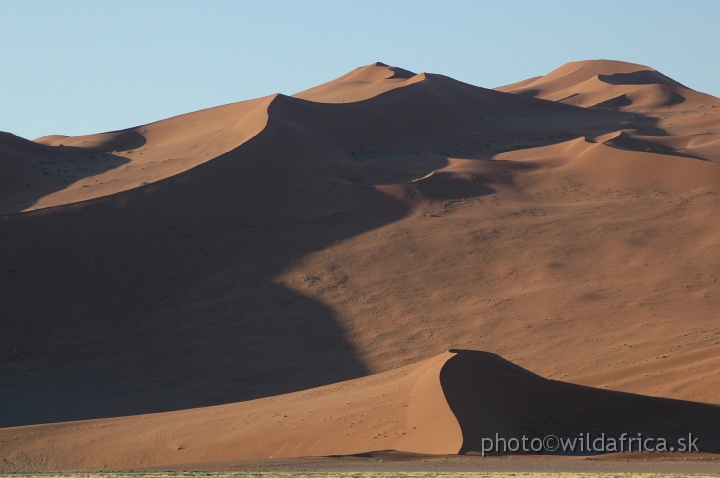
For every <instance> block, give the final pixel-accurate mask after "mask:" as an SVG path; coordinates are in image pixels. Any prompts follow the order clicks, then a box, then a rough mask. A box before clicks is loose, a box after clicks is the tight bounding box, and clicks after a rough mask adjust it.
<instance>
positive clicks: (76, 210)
mask: <svg viewBox="0 0 720 478" xmlns="http://www.w3.org/2000/svg"><path fill="white" fill-rule="evenodd" d="M500 90H504V91H496V90H490V89H485V88H480V87H476V86H472V85H468V84H465V83H462V82H459V81H456V80H454V79H452V78H448V77H445V76H442V75H437V74H431V73H420V74H414V73H412V72H409V71H407V70H402V69H400V68H396V67H388V66H387V65H384V64H380V63H377V64H373V65H368V66H366V67H362V68H359V69H357V70H354V71H353V72H350V73H349V74H347V75H345V76H343V77H341V78H338V79H337V80H333V81H331V82H329V83H326V84H324V85H320V86H319V87H316V88H313V89H310V90H307V91H305V92H302V93H298V94H297V95H295V96H285V95H272V96H269V97H265V98H260V99H257V100H250V101H245V102H241V103H235V104H232V105H227V106H222V107H218V108H211V109H208V110H204V111H200V112H196V113H190V114H188V115H183V116H179V117H176V118H170V119H167V120H163V121H159V122H156V123H152V124H149V125H144V126H138V127H134V128H130V129H127V130H123V131H118V132H112V133H102V134H97V135H89V136H82V137H64V136H51V137H45V138H40V139H38V140H36V141H35V142H32V141H28V140H25V139H23V138H18V137H16V136H13V135H11V134H7V133H6V134H2V135H0V187H2V190H1V191H2V192H1V193H0V207H1V208H2V209H1V212H2V215H0V242H2V244H3V247H2V248H0V264H2V266H1V267H0V389H1V390H3V393H0V426H4V427H10V426H18V425H33V427H31V428H17V429H10V428H8V429H7V430H3V431H2V432H0V434H2V436H4V437H10V436H12V437H14V438H12V439H11V440H10V441H9V442H7V443H12V444H13V445H12V446H13V448H12V450H14V451H13V457H14V458H13V460H14V462H17V463H21V462H22V457H23V456H26V455H23V453H25V451H23V450H26V451H27V450H33V449H37V448H38V447H42V446H45V445H43V444H48V446H50V444H52V447H54V448H50V449H52V450H55V451H53V452H52V453H51V454H49V455H48V457H51V458H48V460H50V461H47V466H46V465H42V463H40V462H39V461H33V462H32V463H31V462H30V461H27V462H25V463H26V464H28V466H38V467H43V466H46V469H51V468H52V466H58V467H65V466H67V467H73V466H78V467H86V466H87V467H92V466H93V462H92V456H95V455H94V454H93V453H88V454H86V455H80V454H73V453H66V452H67V448H64V447H67V446H71V444H73V443H75V444H82V446H83V447H87V448H86V449H87V450H100V447H101V445H99V443H105V442H104V440H106V439H107V440H109V439H110V437H109V436H108V435H103V433H105V432H106V431H107V430H112V437H114V438H113V439H117V441H116V442H114V443H116V446H117V450H118V454H116V455H113V454H110V455H106V456H107V457H108V458H107V460H106V461H104V462H102V463H99V462H94V463H95V464H96V465H97V466H125V465H123V464H122V463H126V464H127V463H131V462H132V463H142V464H153V463H154V464H159V463H166V462H167V463H170V462H172V463H180V461H178V460H184V461H183V462H188V461H193V460H194V461H202V460H222V459H226V458H227V459H231V458H230V457H236V456H261V455H263V456H264V455H265V454H268V455H269V454H280V455H283V456H298V455H302V454H329V453H332V454H335V453H355V452H362V451H368V450H380V449H386V448H392V449H399V450H404V451H414V452H422V453H430V452H432V453H436V452H437V453H446V452H447V453H453V452H456V451H459V450H462V451H465V452H470V451H474V450H475V448H476V445H475V444H476V443H477V439H478V437H480V436H481V435H482V434H483V433H486V432H489V431H491V428H492V427H500V428H502V429H503V430H507V431H508V432H512V433H515V432H518V431H519V430H520V429H522V428H523V427H525V426H526V425H527V426H529V425H528V423H529V422H527V420H529V418H528V419H527V420H526V419H525V418H522V419H520V418H518V417H529V416H535V415H537V416H544V417H546V418H545V421H546V423H541V422H538V423H535V424H534V425H532V426H533V427H534V428H533V430H534V431H535V432H537V433H540V432H546V431H548V430H549V431H553V432H557V433H561V432H562V433H571V431H572V430H577V429H575V428H573V426H574V425H573V424H575V423H576V424H578V426H581V425H582V426H592V427H596V426H599V425H598V424H607V426H608V427H611V426H613V427H616V428H612V429H613V430H617V429H619V428H618V427H620V426H622V425H623V424H630V425H632V426H633V427H636V428H638V429H642V430H648V431H650V430H655V431H657V432H658V433H668V434H672V433H675V431H677V428H676V426H678V425H677V423H675V422H674V421H673V420H663V421H661V422H660V423H657V424H648V421H649V417H650V416H651V415H650V414H649V413H650V412H648V414H644V413H645V412H643V413H639V414H637V416H636V414H632V413H630V412H627V413H626V412H622V413H617V414H616V415H612V414H610V412H609V411H608V409H607V408H604V407H605V405H603V404H605V403H611V404H616V405H617V406H621V405H622V404H627V407H629V408H628V410H630V409H635V408H637V407H640V408H642V409H643V410H645V409H647V410H649V411H654V413H655V416H658V414H660V413H661V412H663V411H667V413H672V414H675V415H677V416H679V417H682V419H683V420H686V421H687V420H691V419H693V420H694V419H695V418H692V417H700V418H702V420H701V422H698V424H697V430H698V433H704V432H705V430H706V429H704V428H703V426H704V425H703V423H708V424H714V423H716V421H715V420H716V419H715V418H714V417H715V415H714V414H715V411H714V410H715V409H714V408H713V407H709V406H705V405H698V404H688V403H684V402H683V403H679V402H667V401H663V400H660V401H657V400H652V399H649V398H642V397H640V398H638V397H635V396H626V395H622V394H613V393H610V392H609V391H608V392H603V391H602V390H589V389H585V388H581V387H577V386H573V385H570V384H562V383H559V382H553V381H547V380H546V379H548V378H551V379H561V380H562V381H563V382H575V383H577V384H583V385H592V386H594V387H598V388H610V389H614V390H615V391H622V392H633V393H642V394H645V395H652V396H656V397H665V398H673V399H681V400H691V401H695V402H707V403H715V404H718V403H720V381H719V380H717V378H716V375H717V374H716V373H715V369H716V365H717V361H718V357H720V354H719V353H718V349H717V344H718V340H720V329H718V327H717V310H718V307H720V292H719V291H718V274H717V270H718V267H720V255H719V254H718V248H717V237H718V235H719V234H720V223H718V221H717V220H716V219H715V218H716V215H717V210H718V207H720V199H719V198H720V196H719V194H720V164H719V163H720V141H719V140H718V139H717V138H718V136H717V135H718V133H719V132H720V116H718V114H719V113H718V112H720V100H718V99H717V98H713V97H711V96H708V95H704V94H702V93H699V92H694V91H693V90H690V89H688V88H686V87H684V86H683V85H682V84H680V83H678V82H677V81H675V80H672V79H669V78H667V77H665V76H663V75H662V74H660V73H658V72H656V71H654V70H652V69H650V68H648V67H642V66H640V65H633V64H625V63H620V62H607V61H599V62H594V61H589V62H578V63H571V64H568V65H566V66H564V67H561V68H560V69H558V70H556V71H554V72H552V73H550V74H549V75H546V76H544V77H539V78H535V79H530V80H526V81H525V82H521V83H518V84H515V85H510V86H509V87H505V88H501V89H500ZM675 95H680V96H682V97H683V101H678V98H677V96H675ZM549 100H550V101H549ZM61 145H62V146H61ZM46 173H47V174H46ZM451 346H454V347H460V348H462V349H467V350H485V351H487V352H489V353H495V354H499V355H501V356H502V357H504V358H505V359H507V360H509V361H510V362H512V363H514V364H517V367H524V368H526V369H532V370H533V372H534V373H536V374H537V375H532V374H529V373H528V372H525V371H523V372H522V373H521V372H517V370H518V368H517V367H516V366H514V365H511V364H508V363H507V362H504V361H503V360H501V359H499V358H496V357H494V356H491V355H483V354H479V355H478V354H477V353H471V352H467V353H466V352H461V353H458V355H456V356H454V357H453V358H450V357H451V355H452V354H449V353H445V351H446V350H448V348H449V347H451ZM440 369H442V371H439V370H440ZM516 372H517V373H516ZM444 374H446V375H447V374H449V375H447V377H449V378H448V380H450V382H442V380H441V381H440V383H441V384H442V385H443V388H442V389H440V388H438V386H439V385H438V380H440V379H438V377H440V378H442V377H444V376H445V375H444ZM483 375H487V376H488V377H492V379H491V380H490V382H492V384H493V385H492V387H490V389H492V390H495V392H497V393H495V392H493V393H492V394H490V395H488V394H487V393H486V392H487V390H486V389H485V388H482V387H481V388H477V387H475V386H472V387H471V386H465V385H462V384H461V382H463V380H465V379H464V378H463V377H478V376H483ZM362 377H366V378H362ZM348 380H350V381H349V382H347V381H348ZM339 382H342V383H339ZM465 382H467V383H488V382H483V381H482V380H480V379H478V380H474V381H473V380H471V379H470V378H468V379H467V380H465ZM453 384H455V385H453ZM317 387H321V388H320V389H318V388H317ZM324 387H328V388H327V390H325V389H324ZM468 387H469V388H468ZM473 387H474V388H473ZM493 387H495V388H493ZM301 390H306V391H305V392H300V391H301ZM413 390H416V392H413ZM453 390H460V391H461V393H459V394H456V395H454V396H453V397H454V398H453V397H451V396H450V395H453V393H454V392H452V391H453ZM326 391H327V392H328V393H327V394H326V393H325V392H326ZM331 392H332V393H331ZM293 393H294V394H293ZM377 393H380V394H381V396H382V393H385V394H386V396H387V397H390V396H392V397H393V399H392V401H389V400H385V401H381V402H382V403H380V402H376V400H375V399H376V398H377ZM534 393H538V394H540V395H542V396H543V397H556V398H558V397H565V396H571V397H575V398H577V400H578V401H579V400H581V399H582V400H587V401H588V403H593V404H595V408H596V409H597V410H598V411H597V413H590V412H588V413H585V415H586V418H587V420H586V421H582V420H580V419H579V418H578V421H576V422H572V423H571V422H570V421H563V420H565V419H564V418H562V416H561V415H562V414H561V411H560V410H559V409H558V408H553V407H552V406H551V403H550V402H549V401H548V400H551V399H550V398H547V399H546V398H543V399H542V400H541V401H540V402H537V403H541V404H542V407H541V408H542V409H541V410H539V411H538V410H537V409H536V408H533V407H535V405H532V403H530V402H527V401H523V400H526V399H528V396H530V395H531V394H534ZM286 394H290V395H286ZM352 394H355V396H354V397H352V398H349V397H348V395H352ZM448 394H450V395H448ZM441 395H442V396H444V397H445V398H446V400H445V399H442V400H441V399H440V398H438V397H440V396H441ZM287 397H291V398H287ZM333 397H335V398H333ZM338 397H340V398H338ZM558 399H559V398H558ZM457 400H459V402H457ZM463 400H465V402H463ZM488 400H490V401H492V400H497V402H487V401H488ZM553 400H554V399H553ZM467 401H478V403H479V402H482V401H485V402H483V403H488V407H490V408H487V410H495V409H494V408H492V407H499V408H497V410H504V411H503V413H495V412H493V414H491V415H485V414H483V413H485V412H483V411H482V410H474V411H473V410H469V405H468V403H467ZM347 402H351V404H356V406H353V407H349V408H347V409H346V408H345V406H346V405H347ZM456 402H457V403H460V405H457V403H456ZM390 403H392V405H390ZM463 403H464V404H463ZM533 403H534V402H533ZM224 404H231V405H224ZM275 404H281V405H282V407H281V408H283V409H287V410H290V411H292V413H287V412H286V413H285V414H287V415H288V418H289V419H291V421H292V423H293V424H294V425H295V426H296V428H295V429H293V428H292V427H286V426H285V425H286V423H285V422H284V421H283V420H281V418H283V419H285V418H286V417H278V416H275V417H273V416H272V414H273V413H276V412H277V410H276V407H275ZM358 404H359V405H358ZM212 405H220V407H219V408H203V407H209V406H212ZM376 405H377V407H376ZM380 405H382V406H381V407H380ZM404 405H408V406H407V407H405V406H404ZM576 406H577V407H579V408H573V407H576ZM622 406H625V405H622ZM458 407H459V408H458ZM564 407H565V409H575V410H577V411H578V414H580V415H583V414H584V412H583V409H582V408H581V407H580V405H578V404H577V401H576V400H574V399H573V400H572V403H568V404H566V405H564ZM305 408H307V409H308V410H309V409H311V408H312V410H313V413H314V411H315V410H323V413H325V414H326V415H325V416H324V418H327V420H325V421H323V420H319V421H318V420H309V419H308V418H305V415H302V414H301V413H300V412H301V411H302V410H304V409H305ZM183 409H191V410H183ZM254 410H256V411H257V415H253V413H255V412H254ZM528 410H530V412H528ZM158 412H167V413H163V414H159V415H151V416H152V417H153V418H152V420H151V419H150V418H146V419H145V420H141V418H137V417H135V418H132V417H130V418H112V419H111V418H108V417H121V416H127V415H138V414H153V413H158ZM451 412H454V413H451ZM581 412H582V413H581ZM278 413H279V412H278ZM308 413H310V412H308ZM663 413H665V412H663ZM214 414H217V415H218V416H219V417H222V418H218V420H221V422H217V426H218V427H220V429H221V430H222V433H219V432H218V433H215V432H214V431H213V430H216V429H215V428H208V427H205V428H203V426H204V425H201V424H202V422H203V421H205V420H210V418H209V417H210V416H214ZM357 414H363V415H364V416H367V417H370V416H372V417H374V418H373V420H375V422H377V423H379V424H383V425H382V426H379V425H378V426H376V425H375V422H372V423H371V421H368V422H363V424H360V422H359V421H355V420H356V419H357ZM268 415H269V417H268ZM149 416H150V415H148V417H149ZM391 416H392V417H395V416H400V417H402V418H401V419H395V418H393V419H390V418H388V417H391ZM252 417H256V418H252ZM330 417H332V419H331V418H330ZM427 417H444V418H443V419H442V420H430V421H429V422H428V420H427ZM455 417H457V418H455ZM513 417H515V418H513ZM92 418H96V419H101V421H100V422H92V423H86V422H82V423H80V424H78V423H72V424H67V423H66V424H58V425H42V424H43V423H49V422H68V421H70V420H84V419H92ZM251 418H252V419H251ZM300 418H304V420H300ZM451 418H452V419H451ZM700 418H698V419H700ZM226 419H227V420H226ZM149 420H150V422H152V423H155V422H156V423H157V424H158V425H157V427H156V428H152V427H150V428H145V427H146V424H148V423H149V422H148V421H149ZM222 420H226V421H222ZM238 420H239V421H241V422H242V423H243V425H247V426H246V427H237V426H236V425H237V423H238ZM243 420H250V422H251V423H245V422H244V421H243ZM254 420H256V421H254ZM393 420H395V421H393ZM453 420H455V421H453ZM568 420H569V419H568ZM153 421H154V422H153ZM301 421H302V422H303V423H300V422H301ZM141 422H142V423H141ZM306 422H307V423H306ZM350 422H352V423H353V429H355V428H356V426H357V430H358V431H357V433H356V434H354V435H353V434H352V433H351V432H350V431H349V430H348V429H349V425H347V427H346V424H348V423H350ZM688 423H689V422H688ZM411 424H412V425H411ZM101 425H102V426H101ZM541 425H542V426H541ZM651 425H652V427H651ZM233 426H235V428H236V429H235V430H233V429H232V427H233ZM412 426H415V427H416V429H413V428H412ZM693 426H695V425H693ZM123 427H126V428H123ZM437 427H439V428H437ZM503 427H504V428H503ZM543 427H544V428H543ZM653 427H655V428H653ZM198 429H200V430H201V431H200V432H197V437H195V436H193V433H192V432H191V431H192V430H195V431H196V430H198ZM122 430H126V431H122ZM260 430H266V431H267V432H266V433H264V434H263V435H262V438H261V439H257V438H254V437H255V435H253V438H252V439H250V438H249V437H250V434H257V433H256V432H259V431H260ZM353 431H354V430H353ZM380 432H382V433H380ZM143 433H146V435H145V438H143V439H140V438H138V437H142V436H143V435H142V434H143ZM345 433H348V435H345ZM378 433H380V435H378ZM403 433H404V435H403ZM18 437H21V438H18ZM53 437H54V438H53ZM93 437H94V438H93ZM428 437H432V439H430V438H428ZM180 438H182V439H183V441H182V442H181V441H179V440H180ZM94 439H98V440H99V441H98V442H97V443H98V444H93V443H91V441H92V440H94ZM53 440H55V441H53ZM83 440H85V441H83ZM204 442H207V443H206V444H203V443H204ZM23 443H24V444H25V445H23ZM188 443H191V444H192V445H191V446H189V445H188ZM288 443H291V444H292V445H288ZM211 445H212V446H213V448H212V451H211V450H210V448H209V447H210V446H211ZM241 445H242V446H241ZM251 445H252V446H251ZM253 446H254V447H255V448H253ZM708 446H709V447H713V446H715V444H714V442H712V441H710V442H708ZM23 447H25V448H23ZM93 447H95V448H93ZM203 447H204V448H203ZM238 448H243V449H244V450H246V451H245V452H243V453H246V454H244V455H243V454H240V455H238V454H237V453H239V452H238V450H237V449H238ZM708 449H713V450H714V448H708ZM448 450H450V451H448ZM452 450H455V451H452ZM33 453H35V452H33ZM183 454H184V455H183ZM27 456H33V455H32V453H30V455H27ZM232 459H234V458H232ZM33 460H34V459H33ZM113 460H115V461H113ZM122 460H131V461H122ZM168 460H169V461H168ZM113 464H114V465H113ZM8 466H9V465H8ZM128 466H130V465H128ZM132 466H135V465H132Z"/></svg>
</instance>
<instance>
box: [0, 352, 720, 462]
mask: <svg viewBox="0 0 720 478" xmlns="http://www.w3.org/2000/svg"><path fill="white" fill-rule="evenodd" d="M718 426H720V407H718V406H713V405H705V404H701V403H693V402H682V401H676V400H667V399H659V398H653V397H644V396H640V395H631V394H625V393H619V392H611V391H607V390H599V389H593V388H588V387H583V386H579V385H573V384H568V383H564V382H557V381H553V380H547V379H544V378H542V377H539V376H537V375H535V374H533V373H531V372H529V371H527V370H525V369H523V368H521V367H518V366H517V365H514V364H512V363H510V362H508V361H506V360H504V359H502V358H501V357H499V356H497V355H494V354H490V353H486V352H476V351H468V350H452V351H450V352H446V353H443V354H440V355H438V356H436V357H433V358H431V359H428V360H425V361H423V362H420V363H417V364H414V365H409V366H406V367H403V368H401V369H397V370H392V371H388V372H384V373H381V374H377V375H373V376H370V377H366V378H361V379H356V380H351V381H347V382H342V383H337V384H333V385H329V386H325V387H321V388H315V389H311V390H306V391H302V392H296V393H292V394H287V395H281V396H276V397H270V398H264V399H260V400H253V401H248V402H242V403H235V404H228V405H221V406H216V407H209V408H199V409H193V410H183V411H178V412H167V413H160V414H151V415H143V416H133V417H123V418H114V419H101V420H90V421H81V422H69V423H58V424H51V425H35V426H27V427H19V428H7V429H4V430H0V443H2V444H3V451H2V455H1V457H2V459H3V460H2V461H1V462H0V470H4V471H47V470H69V469H73V470H78V469H98V468H100V469H102V468H122V469H142V468H147V467H159V466H175V465H178V464H182V463H193V464H194V466H199V465H202V464H203V463H204V464H206V465H208V466H209V465H211V464H212V463H214V462H222V461H231V460H241V459H262V458H270V457H273V458H280V457H298V456H328V455H350V454H358V453H366V452H372V451H379V450H398V451H402V452H413V453H423V454H453V453H472V452H478V451H481V443H482V439H483V438H494V437H495V434H496V433H497V434H498V435H499V436H501V437H505V438H508V439H509V438H512V437H515V438H517V439H521V437H522V436H523V435H524V436H526V437H528V439H531V438H534V437H544V436H546V435H548V434H554V435H556V436H557V437H559V438H572V437H574V436H579V434H580V433H592V434H593V435H595V436H600V434H601V433H605V434H606V436H608V437H611V436H612V437H620V435H621V434H622V433H623V432H624V433H628V434H629V435H631V436H633V437H636V436H637V434H638V433H641V434H642V435H644V436H645V437H654V438H656V439H659V438H663V439H665V440H668V444H669V445H671V446H672V445H675V444H676V442H675V440H677V439H679V438H687V437H688V434H689V433H692V434H693V436H695V437H697V438H698V441H697V445H698V447H699V448H700V449H701V450H703V451H718V450H720V439H718V437H717V434H716V430H717V427H718ZM559 453H561V454H572V453H564V452H559ZM576 454H592V453H587V452H583V451H582V450H578V451H577V453H576Z"/></svg>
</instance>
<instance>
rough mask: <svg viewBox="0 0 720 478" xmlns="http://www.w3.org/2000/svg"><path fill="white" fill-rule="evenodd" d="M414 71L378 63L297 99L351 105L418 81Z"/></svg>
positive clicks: (316, 88) (302, 92) (320, 86)
mask: <svg viewBox="0 0 720 478" xmlns="http://www.w3.org/2000/svg"><path fill="white" fill-rule="evenodd" d="M416 76H417V75H416V74H415V73H413V72H412V71H408V70H403V69H402V68H397V67H394V66H389V65H386V64H385V63H381V62H377V63H373V64H372V65H367V66H362V67H360V68H357V69H355V70H353V71H351V72H350V73H347V74H345V75H343V76H341V77H340V78H337V79H335V80H332V81H329V82H327V83H323V84H322V85H318V86H315V87H313V88H310V89H308V90H305V91H301V92H300V93H296V94H294V95H293V96H294V97H296V98H301V99H304V100H310V101H317V102H320V103H350V102H354V101H362V100H366V99H368V98H372V97H374V96H377V95H379V94H381V93H384V92H386V91H389V90H391V89H394V88H400V87H402V86H404V85H407V84H411V83H413V82H414V81H416V80H417V77H416Z"/></svg>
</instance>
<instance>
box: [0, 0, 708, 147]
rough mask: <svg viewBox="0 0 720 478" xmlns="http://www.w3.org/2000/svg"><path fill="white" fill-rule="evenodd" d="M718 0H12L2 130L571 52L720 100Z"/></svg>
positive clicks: (76, 130)
mask: <svg viewBox="0 0 720 478" xmlns="http://www.w3.org/2000/svg"><path fill="white" fill-rule="evenodd" d="M719 19H720V1H715V0H707V1H700V0H698V1H692V0H689V1H687V2H678V1H663V0H660V1H638V0H636V1H631V0H622V1H621V0H604V1H581V0H576V1H559V0H553V1H550V0H546V1H538V0H536V1H531V0H525V1H513V0H503V1H490V0H488V1H480V0H477V1H448V2H439V1H432V2H430V1H364V2H353V1H350V0H346V1H345V0H328V1H313V0H296V1H267V0H264V1H241V0H236V1H230V0H216V1H213V0H206V1H183V0H169V1H165V0H163V1H160V0H142V1H135V0H123V1H108V0H91V1H86V0H72V1H65V2H60V1H51V0H45V1H36V0H0V44H1V45H2V47H1V48H0V65H1V67H2V70H0V71H1V74H0V92H1V93H0V95H1V96H0V130H2V131H9V132H11V133H14V134H17V135H19V136H23V137H26V138H30V139H33V138H36V137H38V136H43V135H47V134H66V135H78V134H89V133H98V132H102V131H109V130H114V129H121V128H127V127H131V126H136V125H139V124H143V123H148V122H151V121H155V120H159V119H163V118H167V117H169V116H174V115H177V114H182V113H188V112H191V111H195V110H198V109H202V108H207V107H211V106H217V105H220V104H225V103H231V102H235V101H241V100H245V99H250V98H255V97H258V96H264V95H267V94H271V93H275V92H280V93H285V94H292V93H296V92H298V91H300V90H303V89H306V88H309V87H311V86H315V85H317V84H319V83H323V82H325V81H328V80H330V79H332V78H335V77H337V76H340V75H342V74H344V73H346V72H347V71H349V70H351V69H353V68H356V67H358V66H361V65H365V64H368V63H372V62H374V61H383V62H385V63H389V64H391V65H395V66H401V67H403V68H406V69H409V70H413V71H416V72H432V73H442V74H444V75H448V76H452V77H453V78H456V79H458V80H461V81H465V82H468V83H472V84H474V85H478V86H484V87H488V88H492V87H496V86H501V85H504V84H508V83H513V82H515V81H519V80H522V79H525V78H528V77H531V76H537V75H542V74H545V73H547V72H549V71H551V70H553V69H555V68H557V67H558V66H560V65H562V64H563V63H566V62H568V61H573V60H584V59H597V58H608V59H615V60H624V61H631V62H634V63H642V64H645V65H648V66H651V67H653V68H655V69H657V70H660V71H661V72H663V73H665V74H666V75H668V76H670V77H672V78H674V79H676V80H678V81H680V82H681V83H684V84H685V85H687V86H690V87H691V88H694V89H697V90H700V91H704V92H706V93H710V94H713V95H715V96H720V81H719V80H720V28H719V27H718V20H719Z"/></svg>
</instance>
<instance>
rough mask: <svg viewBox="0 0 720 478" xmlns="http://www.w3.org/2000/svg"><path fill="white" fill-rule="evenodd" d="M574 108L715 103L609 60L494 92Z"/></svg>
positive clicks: (572, 66)
mask: <svg viewBox="0 0 720 478" xmlns="http://www.w3.org/2000/svg"><path fill="white" fill-rule="evenodd" d="M496 90H498V91H503V92H508V93H513V94H518V95H523V96H531V97H534V98H542V99H545V100H550V101H557V102H561V103H566V104H570V105H575V106H582V107H586V108H589V107H598V108H608V109H618V110H624V111H647V110H650V109H657V108H669V107H673V106H676V105H682V106H678V107H682V108H695V107H698V106H700V105H702V104H708V103H712V102H714V101H717V98H714V97H712V96H710V95H706V94H704V93H699V92H697V91H694V90H691V89H690V88H688V87H686V86H685V85H683V84H681V83H679V82H677V81H675V80H673V79H672V78H669V77H667V76H665V75H663V74H662V73H660V72H658V71H656V70H653V69H652V68H650V67H647V66H644V65H638V64H634V63H626V62H620V61H610V60H589V61H579V62H570V63H566V64H565V65H563V66H561V67H560V68H558V69H556V70H553V71H551V72H550V73H548V74H547V75H544V76H540V77H536V78H531V79H528V80H524V81H521V82H518V83H513V84H510V85H506V86H502V87H499V88H496Z"/></svg>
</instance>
